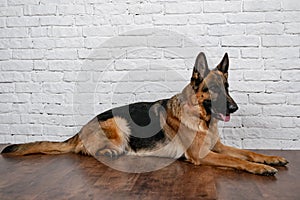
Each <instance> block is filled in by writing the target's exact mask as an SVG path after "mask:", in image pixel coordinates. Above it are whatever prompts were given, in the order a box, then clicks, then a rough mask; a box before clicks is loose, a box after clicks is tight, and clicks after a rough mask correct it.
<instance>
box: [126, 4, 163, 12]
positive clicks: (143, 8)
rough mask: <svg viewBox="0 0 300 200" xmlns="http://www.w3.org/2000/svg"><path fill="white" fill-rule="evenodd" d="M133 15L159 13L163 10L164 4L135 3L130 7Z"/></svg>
mask: <svg viewBox="0 0 300 200" xmlns="http://www.w3.org/2000/svg"><path fill="white" fill-rule="evenodd" d="M128 12H129V13H130V14H132V15H144V14H159V13H162V12H163V5H160V4H149V3H146V4H135V5H130V6H129V7H128Z"/></svg>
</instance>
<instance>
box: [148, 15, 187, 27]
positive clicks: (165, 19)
mask: <svg viewBox="0 0 300 200" xmlns="http://www.w3.org/2000/svg"><path fill="white" fill-rule="evenodd" d="M187 22H188V16H186V15H165V16H153V24H154V25H185V24H187Z"/></svg>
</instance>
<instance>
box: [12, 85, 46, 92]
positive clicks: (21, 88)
mask: <svg viewBox="0 0 300 200" xmlns="http://www.w3.org/2000/svg"><path fill="white" fill-rule="evenodd" d="M16 92H17V93H36V92H42V86H41V84H40V83H16Z"/></svg>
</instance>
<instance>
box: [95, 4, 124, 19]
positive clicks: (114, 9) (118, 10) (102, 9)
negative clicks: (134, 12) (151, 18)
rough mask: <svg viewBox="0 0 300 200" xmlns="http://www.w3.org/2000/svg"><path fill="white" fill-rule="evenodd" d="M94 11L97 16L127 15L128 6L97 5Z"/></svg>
mask: <svg viewBox="0 0 300 200" xmlns="http://www.w3.org/2000/svg"><path fill="white" fill-rule="evenodd" d="M94 9H95V10H94V14H95V15H100V16H105V15H106V14H107V13H109V14H110V15H121V14H126V11H127V5H126V4H125V3H118V4H112V3H108V4H95V6H94Z"/></svg>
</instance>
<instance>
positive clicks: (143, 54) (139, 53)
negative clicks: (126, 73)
mask: <svg viewBox="0 0 300 200" xmlns="http://www.w3.org/2000/svg"><path fill="white" fill-rule="evenodd" d="M162 55H163V52H162V50H160V49H149V48H145V49H141V48H140V49H135V50H132V51H129V52H128V53H127V58H129V59H159V58H162Z"/></svg>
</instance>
